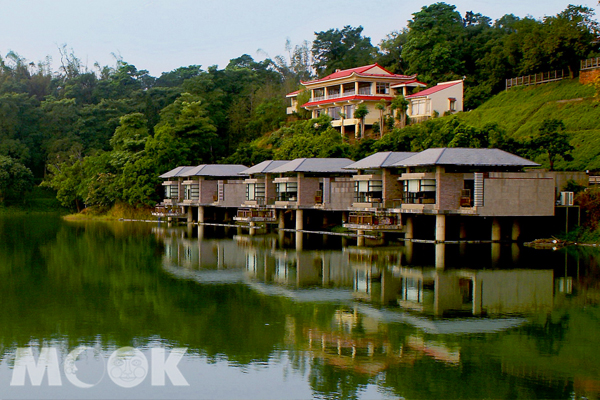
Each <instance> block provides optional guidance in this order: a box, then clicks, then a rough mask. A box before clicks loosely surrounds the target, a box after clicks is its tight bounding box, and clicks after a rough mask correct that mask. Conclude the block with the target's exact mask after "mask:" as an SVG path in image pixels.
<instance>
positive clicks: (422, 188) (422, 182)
mask: <svg viewBox="0 0 600 400" xmlns="http://www.w3.org/2000/svg"><path fill="white" fill-rule="evenodd" d="M403 182H404V199H403V200H404V203H407V204H435V192H436V182H435V179H411V180H406V181H403Z"/></svg>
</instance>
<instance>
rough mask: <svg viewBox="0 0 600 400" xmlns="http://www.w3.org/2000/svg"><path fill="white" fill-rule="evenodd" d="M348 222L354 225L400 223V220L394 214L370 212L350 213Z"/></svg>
mask: <svg viewBox="0 0 600 400" xmlns="http://www.w3.org/2000/svg"><path fill="white" fill-rule="evenodd" d="M348 223H349V224H352V225H375V226H378V225H386V226H387V225H400V220H399V218H398V217H397V216H393V215H374V214H369V213H350V215H349V216H348Z"/></svg>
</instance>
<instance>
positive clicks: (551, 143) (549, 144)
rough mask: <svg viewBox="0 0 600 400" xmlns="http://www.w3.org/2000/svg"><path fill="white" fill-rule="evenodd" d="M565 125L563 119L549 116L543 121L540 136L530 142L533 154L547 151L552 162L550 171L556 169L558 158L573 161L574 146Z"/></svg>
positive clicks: (550, 162)
mask: <svg viewBox="0 0 600 400" xmlns="http://www.w3.org/2000/svg"><path fill="white" fill-rule="evenodd" d="M564 129H565V125H564V123H563V122H562V121H561V120H558V119H554V118H549V119H546V120H544V121H543V122H542V125H541V126H540V128H539V134H538V136H536V137H534V138H532V139H531V140H530V142H529V148H530V149H531V152H532V153H533V154H542V153H546V155H547V156H548V162H549V164H550V171H554V162H555V161H556V160H557V159H558V158H562V159H563V160H565V161H571V160H572V159H573V158H572V157H571V155H570V154H569V152H571V151H572V150H573V146H571V145H570V144H569V138H568V136H567V134H566V133H565V132H564Z"/></svg>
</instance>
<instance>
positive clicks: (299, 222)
mask: <svg viewBox="0 0 600 400" xmlns="http://www.w3.org/2000/svg"><path fill="white" fill-rule="evenodd" d="M303 229H304V210H300V209H297V210H296V230H297V231H301V230H303Z"/></svg>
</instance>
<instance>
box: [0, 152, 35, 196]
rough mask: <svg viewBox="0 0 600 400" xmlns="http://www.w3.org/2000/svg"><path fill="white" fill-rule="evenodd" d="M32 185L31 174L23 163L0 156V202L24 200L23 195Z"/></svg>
mask: <svg viewBox="0 0 600 400" xmlns="http://www.w3.org/2000/svg"><path fill="white" fill-rule="evenodd" d="M32 187H33V174H32V173H31V170H30V169H29V168H27V167H25V166H24V165H23V164H21V163H19V162H16V161H15V160H13V159H12V158H10V157H6V156H0V204H2V203H5V202H7V203H10V202H18V201H20V202H24V201H25V198H24V195H25V193H26V192H29V191H30V190H31V189H32Z"/></svg>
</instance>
